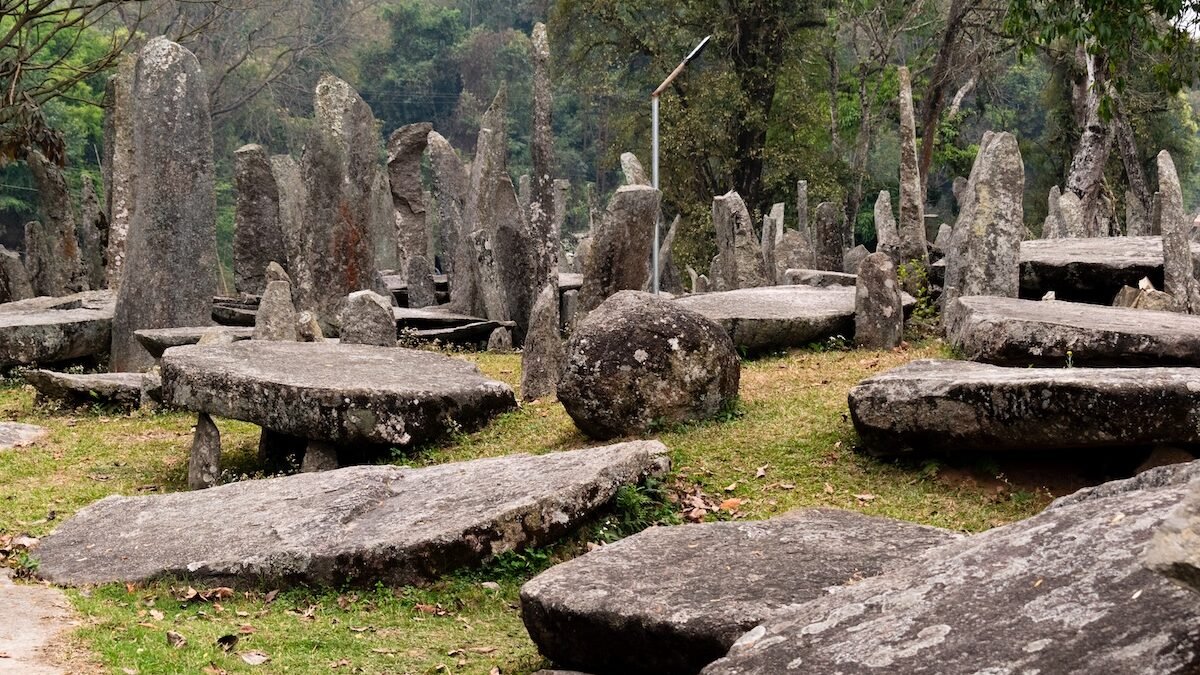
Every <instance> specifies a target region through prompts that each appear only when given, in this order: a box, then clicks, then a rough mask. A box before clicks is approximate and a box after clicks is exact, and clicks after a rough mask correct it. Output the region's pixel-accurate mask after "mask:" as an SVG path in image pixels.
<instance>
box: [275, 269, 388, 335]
mask: <svg viewBox="0 0 1200 675" xmlns="http://www.w3.org/2000/svg"><path fill="white" fill-rule="evenodd" d="M366 292H368V293H369V292H370V291H366ZM298 327H299V321H298V317H297V315H296V306H295V305H293V304H292V285H291V284H290V283H288V282H287V281H284V280H282V279H280V280H278V281H269V282H267V287H266V290H265V291H263V296H262V300H261V301H260V302H259V303H258V312H257V313H256V314H255V315H254V339H255V340H284V341H287V342H294V341H296V340H299V339H300V334H299V332H298V330H297V329H298Z"/></svg>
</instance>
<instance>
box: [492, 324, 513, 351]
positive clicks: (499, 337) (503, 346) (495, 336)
mask: <svg viewBox="0 0 1200 675" xmlns="http://www.w3.org/2000/svg"><path fill="white" fill-rule="evenodd" d="M512 348H513V344H512V330H511V329H508V328H504V327H499V328H493V329H492V332H491V334H490V335H488V343H487V350H488V351H489V352H511V351H512Z"/></svg>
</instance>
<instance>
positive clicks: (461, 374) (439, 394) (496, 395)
mask: <svg viewBox="0 0 1200 675" xmlns="http://www.w3.org/2000/svg"><path fill="white" fill-rule="evenodd" d="M162 381H163V384H162V390H163V399H164V401H165V402H166V403H167V404H168V405H172V406H175V407H178V408H183V409H186V410H191V411H194V412H202V413H207V414H210V415H215V416H219V417H228V418H232V419H238V420H242V421H245V422H252V423H254V424H257V425H259V426H262V427H264V428H266V429H270V430H271V431H275V432H278V433H281V434H287V435H289V436H294V437H297V438H307V439H310V440H315V441H326V442H330V443H334V444H339V445H347V444H359V443H362V444H375V445H388V446H407V445H412V444H419V443H423V442H426V441H430V440H433V439H436V438H438V437H440V436H442V435H443V434H445V433H447V432H449V431H451V430H452V429H462V430H466V431H473V430H476V429H479V428H481V427H482V426H483V425H485V424H486V423H487V422H488V420H490V419H491V418H492V417H494V416H495V415H498V414H500V413H502V412H506V411H508V410H512V409H514V408H516V397H515V396H514V394H513V391H512V389H511V388H509V386H508V385H506V384H504V383H503V382H498V381H496V380H491V379H489V378H487V377H485V376H484V375H483V374H482V373H480V372H479V369H478V368H477V367H476V366H475V364H473V363H470V362H468V361H463V360H460V359H453V358H450V357H448V356H442V355H440V354H435V353H433V352H426V351H417V350H412V349H400V348H396V347H374V346H369V345H344V344H337V343H333V342H270V341H261V340H247V341H244V342H235V343H233V344H225V345H212V346H206V345H191V346H184V347H173V348H171V349H168V350H167V351H166V352H164V353H163V357H162Z"/></svg>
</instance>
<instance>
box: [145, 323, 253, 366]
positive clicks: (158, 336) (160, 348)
mask: <svg viewBox="0 0 1200 675" xmlns="http://www.w3.org/2000/svg"><path fill="white" fill-rule="evenodd" d="M208 333H225V334H227V335H229V336H231V337H232V338H233V339H234V340H235V341H236V340H249V339H250V338H252V337H254V329H253V328H246V327H235V326H196V327H192V328H189V327H184V328H152V329H147V330H139V331H137V332H136V333H134V335H135V336H137V340H138V342H139V343H140V344H141V345H142V347H143V348H145V350H146V351H147V352H150V356H152V357H153V358H154V359H155V360H157V359H160V358H162V355H163V352H165V351H166V350H168V349H170V348H171V347H180V346H183V345H194V344H196V343H197V342H199V341H200V339H201V338H203V337H204V336H205V335H206V334H208Z"/></svg>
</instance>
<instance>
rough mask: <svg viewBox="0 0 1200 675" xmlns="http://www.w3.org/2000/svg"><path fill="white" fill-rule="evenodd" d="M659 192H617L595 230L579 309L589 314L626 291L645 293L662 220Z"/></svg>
mask: <svg viewBox="0 0 1200 675" xmlns="http://www.w3.org/2000/svg"><path fill="white" fill-rule="evenodd" d="M661 197H662V195H661V193H660V192H659V191H658V190H655V189H654V188H652V187H649V186H646V185H623V186H621V187H619V188H617V191H616V192H615V193H614V194H613V196H612V199H611V200H610V201H609V202H608V209H607V210H605V212H604V217H603V218H601V220H600V224H599V226H598V227H597V228H596V230H595V234H594V239H593V241H592V246H591V251H590V252H589V254H588V256H587V260H586V261H585V263H584V265H585V266H584V270H583V286H582V287H581V288H580V289H579V309H580V311H581V312H583V313H587V312H590V311H592V310H593V309H595V308H596V307H597V306H599V305H600V303H602V302H604V300H605V298H607V297H608V296H610V295H612V294H614V293H616V292H617V291H623V290H638V289H641V288H642V287H643V286H644V285H645V283H646V278H647V271H648V265H647V264H646V260H647V258H648V257H649V256H650V247H651V245H652V243H653V242H652V237H653V234H654V231H653V229H652V228H653V227H654V224H655V222H656V220H657V218H658V210H659V200H660V199H661Z"/></svg>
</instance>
